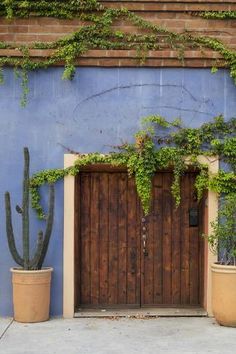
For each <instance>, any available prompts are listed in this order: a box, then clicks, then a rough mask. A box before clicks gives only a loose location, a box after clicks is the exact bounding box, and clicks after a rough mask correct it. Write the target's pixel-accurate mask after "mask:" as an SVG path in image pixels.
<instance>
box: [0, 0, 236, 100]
mask: <svg viewBox="0 0 236 354" xmlns="http://www.w3.org/2000/svg"><path fill="white" fill-rule="evenodd" d="M0 16H5V17H7V18H9V19H11V18H13V17H30V16H50V17H56V18H78V19H82V20H84V21H88V22H87V24H86V25H84V26H82V27H80V28H79V29H78V30H77V31H75V32H74V33H71V34H70V35H68V36H66V37H64V38H61V39H59V40H57V41H55V42H51V43H41V42H36V43H32V44H29V45H27V46H24V47H19V46H17V44H12V43H7V42H0V49H7V48H8V49H19V50H20V52H21V55H22V56H21V57H18V58H17V57H15V56H13V57H12V56H2V57H1V58H0V68H2V67H3V66H6V65H10V66H13V67H15V68H16V69H22V72H23V74H22V86H23V95H22V99H21V101H22V104H23V105H25V103H26V96H27V93H28V87H27V74H26V72H27V71H30V70H37V69H45V68H48V67H50V66H52V65H55V64H58V63H62V62H63V63H64V64H65V70H64V73H63V76H62V78H63V79H69V80H71V79H73V77H74V74H75V63H76V59H77V58H78V57H80V56H81V55H82V54H84V53H86V52H87V51H88V50H90V49H107V50H110V49H126V50H129V49H135V50H137V58H139V62H140V65H142V64H143V63H144V62H145V59H146V57H147V52H148V51H149V50H156V49H162V48H166V47H167V46H168V47H169V48H171V49H172V50H177V51H178V53H179V55H178V58H179V60H180V61H184V52H185V50H186V49H189V48H190V49H199V50H201V51H202V50H204V49H211V50H214V51H216V52H218V53H219V54H220V55H221V56H222V58H223V61H224V62H223V63H221V64H224V65H225V66H227V67H229V70H230V75H231V77H232V78H233V79H234V81H235V83H236V53H235V51H233V50H230V49H229V48H227V47H226V45H225V44H223V43H222V42H221V41H219V40H218V39H214V38H210V37H205V36H194V35H191V34H190V33H188V32H187V31H185V32H183V33H175V32H172V31H170V30H168V29H166V28H164V27H161V26H157V25H154V24H152V23H151V22H149V21H146V20H145V19H143V18H142V17H141V16H138V15H136V14H135V13H133V12H131V11H129V10H127V9H126V8H121V9H116V8H106V7H105V6H103V5H101V4H100V3H99V2H98V1H96V0H74V1H70V2H68V1H59V0H54V1H43V0H41V1H38V2H36V1H33V0H28V1H26V0H5V1H3V2H2V4H0ZM116 20H126V21H128V22H130V23H131V24H132V25H134V26H136V27H137V28H138V29H141V30H145V31H146V32H147V33H146V34H130V33H126V32H124V31H122V30H119V31H116V30H114V28H113V24H114V22H115V21H116ZM32 49H51V50H52V53H51V54H49V55H48V57H47V58H44V59H42V60H35V59H33V58H31V57H30V50H32ZM214 70H216V68H215V67H214ZM214 70H213V71H214Z"/></svg>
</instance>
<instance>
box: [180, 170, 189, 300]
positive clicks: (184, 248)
mask: <svg viewBox="0 0 236 354" xmlns="http://www.w3.org/2000/svg"><path fill="white" fill-rule="evenodd" d="M181 194H182V201H181V304H183V305H186V304H189V303H190V292H189V204H190V200H189V199H190V181H189V174H188V173H186V174H185V175H184V176H183V177H182V180H181Z"/></svg>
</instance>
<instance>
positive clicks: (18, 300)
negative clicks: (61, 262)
mask: <svg viewBox="0 0 236 354" xmlns="http://www.w3.org/2000/svg"><path fill="white" fill-rule="evenodd" d="M52 271H53V269H52V268H44V269H42V270H22V269H18V268H12V269H11V272H12V284H13V307H14V319H15V320H16V321H18V322H25V323H27V322H28V323H29V322H43V321H47V320H48V319H49V307H50V286H51V274H52Z"/></svg>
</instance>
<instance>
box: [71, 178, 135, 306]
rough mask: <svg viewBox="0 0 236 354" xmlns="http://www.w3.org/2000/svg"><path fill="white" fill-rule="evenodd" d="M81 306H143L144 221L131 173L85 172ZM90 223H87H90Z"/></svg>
mask: <svg viewBox="0 0 236 354" xmlns="http://www.w3.org/2000/svg"><path fill="white" fill-rule="evenodd" d="M77 183H79V184H80V188H79V189H80V194H81V195H80V197H79V198H80V220H81V222H80V230H79V232H78V233H77V237H78V242H79V243H80V247H79V249H80V255H79V259H80V260H79V262H77V264H80V284H79V281H78V286H79V292H78V295H77V296H78V297H79V301H77V303H79V305H80V306H91V307H116V306H119V305H132V306H134V305H136V306H139V305H140V242H139V237H138V236H139V233H140V232H139V230H138V228H139V226H138V223H137V220H139V219H140V215H139V213H140V207H139V201H138V198H137V195H136V189H135V183H134V180H133V179H129V178H128V176H127V173H107V172H104V173H102V172H96V173H94V172H93V173H88V172H87V173H83V172H82V173H81V174H80V177H79V181H78V182H77ZM85 224H86V226H85Z"/></svg>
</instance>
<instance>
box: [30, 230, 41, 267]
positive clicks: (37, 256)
mask: <svg viewBox="0 0 236 354" xmlns="http://www.w3.org/2000/svg"><path fill="white" fill-rule="evenodd" d="M42 250H43V231H39V233H38V241H37V248H36V251H35V255H34V257H33V258H32V259H31V260H30V261H29V268H30V269H38V262H39V259H40V256H41V253H42Z"/></svg>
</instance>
